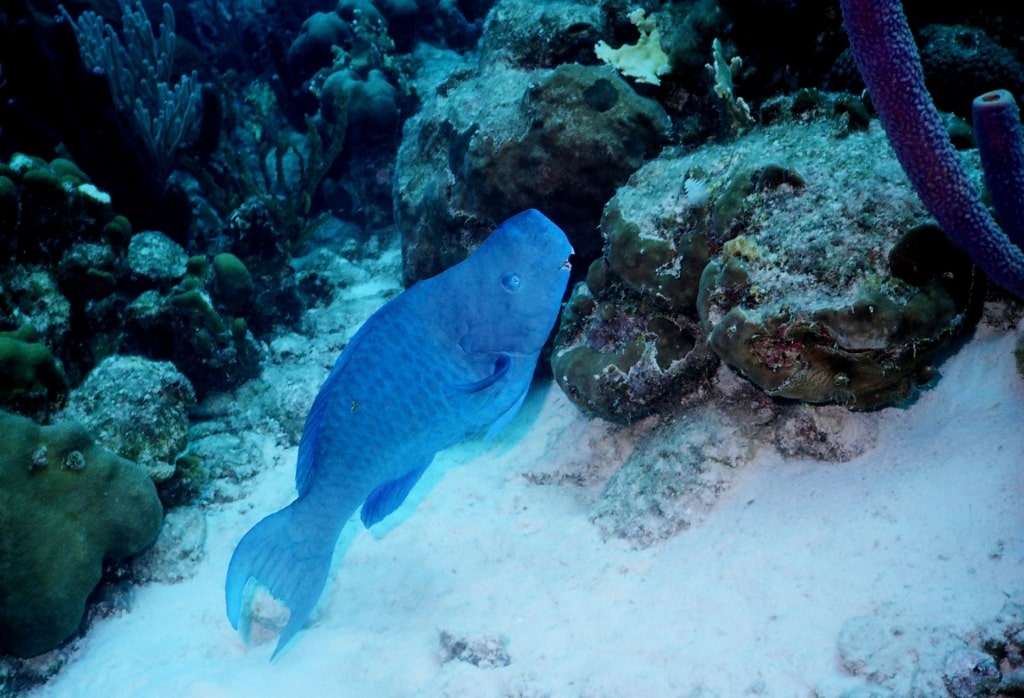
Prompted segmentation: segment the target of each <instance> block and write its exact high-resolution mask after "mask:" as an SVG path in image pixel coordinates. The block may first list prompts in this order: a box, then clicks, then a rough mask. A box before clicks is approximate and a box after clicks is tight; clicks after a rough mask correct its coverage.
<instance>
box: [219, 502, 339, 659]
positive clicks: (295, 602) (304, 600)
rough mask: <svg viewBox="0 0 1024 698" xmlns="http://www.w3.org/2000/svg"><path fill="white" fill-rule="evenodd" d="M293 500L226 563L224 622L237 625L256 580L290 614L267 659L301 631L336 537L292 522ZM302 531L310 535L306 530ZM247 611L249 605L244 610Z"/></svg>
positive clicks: (262, 524)
mask: <svg viewBox="0 0 1024 698" xmlns="http://www.w3.org/2000/svg"><path fill="white" fill-rule="evenodd" d="M294 516H295V508H294V504H293V505H291V506H288V507H285V508H284V509H282V510H281V511H279V512H276V513H274V514H271V515H270V516H268V517H266V518H265V519H263V520H262V521H260V522H259V523H258V524H256V525H255V526H253V528H252V529H251V530H250V531H249V532H248V533H246V534H245V536H244V537H243V538H242V540H241V541H240V542H239V543H238V547H237V548H235V553H234V555H232V556H231V562H230V563H229V564H228V575H227V582H226V584H225V587H224V593H225V598H226V601H227V613H228V620H229V621H231V626H232V627H233V628H236V629H237V628H238V627H239V620H240V618H241V616H242V613H243V608H242V607H243V603H244V600H245V588H246V584H248V582H249V580H250V579H256V581H258V582H259V583H260V584H262V585H263V586H264V587H266V589H267V591H269V592H270V594H271V595H272V596H273V597H274V598H275V599H277V600H278V601H280V602H281V603H283V604H284V605H285V606H287V607H288V609H289V611H291V615H290V616H289V618H288V623H287V625H286V626H285V628H284V630H283V631H282V632H281V636H280V637H279V638H278V641H277V647H276V648H275V649H274V654H273V655H271V659H273V658H274V657H276V656H277V655H278V653H279V652H280V651H281V650H282V649H283V648H284V646H285V645H286V644H288V641H289V640H291V639H292V637H294V636H295V634H296V633H297V632H298V631H299V630H301V629H302V626H303V624H304V623H305V622H306V619H307V618H308V617H309V614H310V613H312V612H313V608H314V607H315V606H316V602H317V600H318V599H319V598H320V592H322V591H323V588H324V584H325V583H326V581H327V573H328V571H329V570H330V567H331V556H332V555H333V554H334V543H335V537H334V536H332V535H331V534H330V533H329V532H325V531H318V530H315V529H314V530H309V527H306V528H305V529H304V528H303V527H302V526H300V525H296V524H295V523H294V522H293V518H294ZM304 531H308V533H305V534H304ZM244 610H245V612H246V613H248V609H244Z"/></svg>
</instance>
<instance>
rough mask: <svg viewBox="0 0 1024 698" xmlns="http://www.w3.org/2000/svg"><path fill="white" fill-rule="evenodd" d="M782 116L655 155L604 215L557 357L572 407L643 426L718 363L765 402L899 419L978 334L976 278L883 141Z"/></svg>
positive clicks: (820, 113) (825, 120) (844, 123)
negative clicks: (896, 409)
mask: <svg viewBox="0 0 1024 698" xmlns="http://www.w3.org/2000/svg"><path fill="white" fill-rule="evenodd" d="M785 104H786V103H785V102H783V103H780V104H778V105H769V106H770V107H771V109H769V113H772V114H774V115H775V117H774V118H775V119H776V122H775V123H770V124H768V125H766V126H764V127H763V128H759V129H754V130H752V131H751V132H750V133H749V134H747V135H745V136H743V137H741V138H740V139H738V140H736V141H735V142H732V143H729V144H727V145H709V146H706V147H704V148H702V149H699V150H696V151H692V152H689V153H683V152H681V151H679V150H676V149H668V150H666V151H664V152H663V153H662V154H661V155H660V156H659V157H658V158H656V159H654V160H652V161H650V162H648V163H647V164H646V165H644V166H643V167H642V168H641V169H639V170H638V171H637V172H636V173H635V174H634V175H633V176H632V177H631V178H630V181H629V182H628V184H627V185H625V186H623V187H621V188H620V189H619V191H618V192H617V194H616V195H615V197H614V198H613V199H612V200H611V201H610V202H609V203H608V205H607V206H606V207H605V211H604V216H603V218H602V221H601V231H602V233H603V236H604V254H603V257H602V258H601V259H600V260H598V261H597V262H595V263H594V265H593V266H592V267H591V269H590V273H589V274H588V275H587V280H586V282H585V283H584V284H580V285H579V286H577V288H576V289H575V290H574V292H573V294H572V297H571V298H570V300H569V303H568V305H567V308H566V312H565V313H564V314H563V317H562V321H561V325H560V329H559V333H558V335H557V337H556V340H555V348H554V352H553V357H552V366H553V368H554V372H555V379H556V380H557V381H558V382H559V384H560V385H561V386H562V388H563V389H564V390H565V392H566V394H567V395H569V397H570V398H571V399H573V400H574V401H575V402H576V403H577V404H578V405H579V406H581V407H582V408H584V409H586V410H587V411H589V412H591V413H596V414H598V415H600V416H602V417H605V418H606V419H611V420H614V421H620V422H621V421H630V420H633V419H636V418H638V417H642V416H644V415H645V414H648V413H650V412H651V411H653V410H654V409H655V408H656V407H658V406H660V405H663V404H664V403H665V401H667V400H671V399H674V400H676V401H677V402H679V401H680V400H683V399H684V396H685V395H686V394H687V393H689V392H692V391H693V390H694V389H696V388H697V387H698V386H699V385H700V381H701V380H702V379H703V378H704V377H706V376H707V375H708V372H709V370H710V369H712V368H713V367H714V361H713V359H714V356H715V355H717V357H718V358H721V359H722V360H723V361H724V362H725V363H727V364H728V365H729V366H731V367H732V368H734V369H736V370H737V371H738V372H740V373H741V374H742V375H744V376H746V377H747V378H748V379H750V380H751V381H753V382H754V383H755V384H757V385H758V386H760V387H761V388H762V389H764V390H765V391H766V392H768V393H769V394H770V395H772V396H775V397H781V398H789V399H796V400H801V401H806V402H811V403H833V404H841V405H845V406H849V407H852V408H856V409H870V408H874V407H878V406H882V405H888V404H894V403H898V402H900V401H902V400H904V399H905V398H907V397H909V396H910V395H911V394H912V392H913V389H914V387H915V386H916V385H919V384H921V383H924V382H927V381H928V380H929V379H930V377H931V376H932V375H933V373H932V371H933V368H932V364H933V362H934V360H935V357H936V351H937V350H939V349H940V348H942V347H944V346H946V345H948V344H949V343H950V342H951V341H953V340H955V339H956V338H957V337H960V336H962V335H963V334H964V333H965V332H966V331H967V330H968V329H969V328H970V327H971V326H972V325H973V323H974V322H975V321H976V320H977V318H978V316H979V313H980V308H981V303H982V301H983V296H984V291H983V289H984V283H983V276H982V275H981V273H980V272H979V271H978V270H977V269H976V268H975V267H974V265H973V264H971V262H970V260H968V259H967V258H966V257H965V256H964V255H962V254H961V253H959V252H958V251H957V250H956V248H955V247H954V246H953V245H952V244H951V243H950V242H949V241H948V240H947V239H946V238H945V237H944V236H943V235H942V233H941V231H939V230H938V229H937V228H935V227H934V226H933V225H926V223H927V222H928V220H929V218H928V214H927V211H925V209H924V207H923V206H922V205H921V203H920V202H919V200H918V199H917V197H916V195H915V193H914V191H913V189H912V188H911V186H910V184H909V182H908V181H907V178H906V176H905V175H904V174H903V172H902V170H901V169H900V167H899V164H898V163H897V162H896V161H895V159H893V158H892V157H891V156H888V157H887V156H886V153H887V152H888V150H887V148H886V144H885V141H884V137H883V134H881V133H880V132H879V131H878V130H877V129H872V130H868V131H864V130H861V129H859V128H856V127H855V125H854V124H853V122H852V120H851V119H849V118H848V117H847V116H845V114H844V113H842V112H839V115H838V116H837V115H835V112H833V113H832V115H831V116H828V117H825V116H824V114H825V113H827V112H828V111H831V110H830V109H828V108H827V105H823V106H826V108H825V109H823V108H819V107H814V108H812V109H811V111H810V112H805V113H801V115H800V116H799V117H798V118H799V122H798V123H794V122H793V121H792V114H794V113H795V112H793V111H791V110H792V108H793V105H790V106H785ZM864 152H872V153H878V154H879V155H878V156H877V157H873V158H870V159H864V158H863V157H862V156H858V154H861V153H864ZM697 318H699V326H698V321H697ZM712 352H713V354H712ZM709 357H710V360H709Z"/></svg>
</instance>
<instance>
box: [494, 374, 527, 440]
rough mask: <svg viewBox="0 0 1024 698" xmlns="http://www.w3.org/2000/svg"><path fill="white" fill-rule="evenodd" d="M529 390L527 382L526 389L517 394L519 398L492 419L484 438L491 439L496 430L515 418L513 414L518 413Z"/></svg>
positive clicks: (496, 432)
mask: <svg viewBox="0 0 1024 698" xmlns="http://www.w3.org/2000/svg"><path fill="white" fill-rule="evenodd" d="M529 390H530V386H529V384H527V386H526V389H525V390H523V394H522V395H520V396H519V399H518V400H516V401H515V404H514V405H512V406H511V407H509V408H508V409H507V410H505V411H504V412H503V413H502V414H501V416H500V417H498V418H497V419H495V420H494V423H493V424H491V427H490V429H488V430H487V436H485V437H484V440H490V439H493V438H494V437H495V436H496V435H497V434H498V432H500V431H501V430H502V429H504V428H505V427H507V426H508V423H509V422H511V421H512V420H513V419H515V416H516V415H517V414H519V409H520V408H521V407H522V406H523V403H524V402H525V401H526V393H528V392H529Z"/></svg>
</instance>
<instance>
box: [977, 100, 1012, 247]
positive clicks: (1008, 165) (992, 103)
mask: <svg viewBox="0 0 1024 698" xmlns="http://www.w3.org/2000/svg"><path fill="white" fill-rule="evenodd" d="M973 114H974V134H975V135H976V136H977V138H978V154H979V155H981V167H982V169H984V170H985V186H987V187H988V191H989V194H991V195H992V204H993V205H994V206H995V209H996V215H998V216H999V224H1000V225H1001V226H1002V228H1003V231H1004V232H1005V233H1006V235H1007V236H1008V237H1009V238H1010V241H1011V242H1012V243H1013V244H1014V245H1016V246H1017V247H1020V248H1024V138H1022V137H1021V128H1020V110H1019V109H1017V102H1015V101H1014V99H1013V95H1011V94H1010V93H1009V92H1007V91H1006V90H994V91H992V92H986V93H985V94H983V95H981V96H980V97H977V98H975V100H974V105H973Z"/></svg>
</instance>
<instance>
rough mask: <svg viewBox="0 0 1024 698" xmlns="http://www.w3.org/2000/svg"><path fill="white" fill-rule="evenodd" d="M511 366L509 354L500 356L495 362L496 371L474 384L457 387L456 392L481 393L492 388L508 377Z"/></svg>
mask: <svg viewBox="0 0 1024 698" xmlns="http://www.w3.org/2000/svg"><path fill="white" fill-rule="evenodd" d="M511 366H512V357H510V356H509V355H508V354H500V355H499V356H498V358H497V360H496V361H495V362H494V371H493V372H492V373H491V374H490V375H489V376H487V377H485V378H481V379H480V380H478V381H474V382H473V383H464V384H462V385H456V386H455V388H454V390H456V391H458V392H460V393H479V392H480V391H481V390H486V389H487V388H490V387H491V386H492V385H494V384H495V383H497V382H498V381H500V380H501V379H502V378H504V377H505V376H507V375H508V370H509V368H510V367H511Z"/></svg>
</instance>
